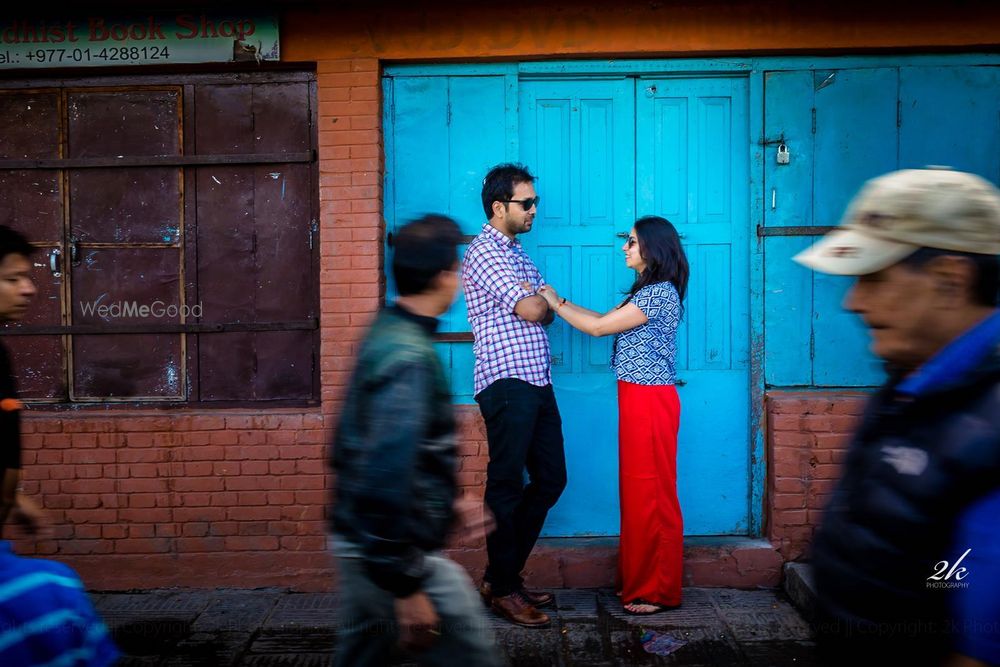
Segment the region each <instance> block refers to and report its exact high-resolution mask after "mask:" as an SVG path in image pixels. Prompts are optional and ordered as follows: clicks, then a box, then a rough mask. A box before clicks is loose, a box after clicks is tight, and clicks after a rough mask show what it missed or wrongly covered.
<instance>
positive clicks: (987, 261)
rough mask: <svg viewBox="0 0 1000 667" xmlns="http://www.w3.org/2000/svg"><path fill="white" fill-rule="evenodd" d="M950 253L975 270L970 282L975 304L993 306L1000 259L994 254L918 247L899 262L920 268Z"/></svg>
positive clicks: (999, 272) (998, 279) (999, 277)
mask: <svg viewBox="0 0 1000 667" xmlns="http://www.w3.org/2000/svg"><path fill="white" fill-rule="evenodd" d="M945 255H950V256H954V257H961V258H963V259H965V260H967V261H969V262H971V263H972V266H973V267H974V268H975V270H976V278H975V281H974V282H973V283H972V300H973V303H975V304H976V305H977V306H989V307H991V308H992V307H995V306H996V305H997V302H998V296H1000V295H998V293H997V292H998V288H1000V260H998V258H997V256H996V255H982V254H980V253H975V252H959V251H957V250H944V249H942V248H920V249H918V250H917V251H916V252H914V253H913V254H911V255H908V256H907V257H904V258H903V259H902V260H901V261H900V264H902V265H903V266H908V267H910V268H913V269H922V268H923V267H924V265H925V264H927V262H929V261H931V260H932V259H935V258H937V257H944V256H945Z"/></svg>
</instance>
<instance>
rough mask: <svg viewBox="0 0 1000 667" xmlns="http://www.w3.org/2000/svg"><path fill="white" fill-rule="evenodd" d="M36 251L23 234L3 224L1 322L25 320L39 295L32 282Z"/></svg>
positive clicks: (0, 239) (0, 243)
mask: <svg viewBox="0 0 1000 667" xmlns="http://www.w3.org/2000/svg"><path fill="white" fill-rule="evenodd" d="M34 251H35V246H33V245H31V243H29V242H28V239H26V238H25V237H24V236H23V235H22V234H21V233H20V232H17V231H14V230H13V229H11V228H10V227H7V226H5V225H0V321H5V322H7V321H16V320H20V319H21V318H22V317H24V315H25V313H26V312H27V311H28V306H29V305H30V304H31V300H32V298H34V296H35V294H36V293H37V291H38V290H37V289H36V288H35V283H34V282H32V280H31V260H30V259H29V257H30V256H31V254H32V253H33V252H34Z"/></svg>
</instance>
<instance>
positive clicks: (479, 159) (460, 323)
mask: <svg viewBox="0 0 1000 667" xmlns="http://www.w3.org/2000/svg"><path fill="white" fill-rule="evenodd" d="M508 81H509V77H505V76H502V75H495V76H452V77H447V76H445V77H442V76H413V77H395V78H391V79H386V82H385V85H384V90H385V97H386V102H387V109H386V123H385V131H386V133H387V135H389V136H387V138H386V177H385V189H386V212H385V215H386V226H387V230H386V231H387V232H390V233H391V232H392V231H393V230H394V229H395V228H396V227H397V226H399V225H402V224H404V223H405V222H407V221H408V220H411V219H413V218H415V217H419V216H420V215H423V214H425V213H444V214H447V215H450V216H451V217H453V218H454V219H455V220H456V222H458V223H459V225H460V226H461V228H462V231H463V233H465V234H469V235H474V234H477V233H478V232H479V230H480V229H481V227H482V225H483V222H484V218H485V214H484V212H483V208H482V204H481V202H480V196H479V193H480V188H481V187H482V178H483V175H484V174H485V173H486V170H487V169H488V168H489V167H491V166H492V165H494V164H496V163H497V162H500V161H503V160H507V159H513V157H514V155H513V154H512V153H511V146H512V143H511V137H510V135H511V131H510V126H511V118H510V116H511V115H516V109H510V106H511V105H510V104H508V103H507V98H508V96H509V90H508V88H509V84H508ZM514 145H516V144H514ZM464 250H465V248H464V246H463V247H462V249H461V251H462V252H463V253H464ZM391 261H392V249H391V247H387V248H386V268H387V269H388V267H389V266H390V265H391ZM387 274H390V275H389V279H388V280H387V294H386V298H387V300H391V299H393V298H395V286H394V285H393V283H392V280H391V273H390V272H389V271H388V270H387ZM441 319H442V324H441V331H446V332H465V331H469V322H468V317H467V310H466V306H465V300H464V299H462V298H459V299H458V300H457V301H456V302H455V305H454V306H452V308H451V309H450V310H449V311H448V312H447V313H445V315H443V316H442V318H441ZM437 348H438V351H439V352H440V354H441V357H442V361H443V362H444V363H445V368H446V369H447V370H448V373H449V376H450V378H451V385H452V391H453V392H454V394H455V397H456V400H457V401H459V402H471V400H472V368H473V356H472V344H471V343H468V342H459V343H442V344H439V345H438V346H437Z"/></svg>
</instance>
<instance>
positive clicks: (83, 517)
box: [66, 509, 119, 524]
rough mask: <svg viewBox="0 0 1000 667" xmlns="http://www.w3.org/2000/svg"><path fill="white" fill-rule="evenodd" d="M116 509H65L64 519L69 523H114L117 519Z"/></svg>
mask: <svg viewBox="0 0 1000 667" xmlns="http://www.w3.org/2000/svg"><path fill="white" fill-rule="evenodd" d="M118 512H119V510H116V509H92V510H67V511H66V519H67V520H68V521H70V522H71V523H74V524H76V523H115V522H117V521H118Z"/></svg>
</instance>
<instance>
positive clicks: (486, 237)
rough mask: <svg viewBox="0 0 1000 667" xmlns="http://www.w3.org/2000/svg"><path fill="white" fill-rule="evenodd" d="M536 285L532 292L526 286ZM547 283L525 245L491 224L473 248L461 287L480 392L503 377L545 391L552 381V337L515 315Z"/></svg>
mask: <svg viewBox="0 0 1000 667" xmlns="http://www.w3.org/2000/svg"><path fill="white" fill-rule="evenodd" d="M522 282H528V283H530V284H531V286H532V289H531V290H530V291H528V290H526V289H524V288H523V287H522V286H521V283H522ZM544 284H545V281H544V280H542V274H541V273H539V272H538V268H537V267H536V266H535V263H534V262H532V261H531V258H530V257H528V255H527V254H525V252H524V250H523V249H522V248H521V244H520V243H518V242H517V240H515V239H509V238H507V237H506V236H504V235H503V234H501V233H500V232H499V231H498V230H497V229H495V228H494V227H493V226H492V225H490V224H486V225H484V226H483V231H482V232H481V233H480V234H479V236H477V237H476V238H475V240H473V241H472V243H470V244H469V248H468V250H466V252H465V261H464V262H463V265H462V285H463V289H464V290H465V302H466V305H467V306H468V310H469V323H470V324H472V333H473V334H474V335H475V339H476V341H475V343H474V345H473V351H474V352H475V355H476V369H475V373H474V379H475V390H474V391H475V393H476V394H478V393H479V392H481V391H482V390H483V389H486V388H487V387H488V386H490V385H491V384H492V383H494V382H496V381H497V380H501V379H503V378H517V379H518V380H524V381H525V382H528V383H530V384H533V385H536V386H539V387H544V386H545V385H547V384H551V383H552V374H551V371H550V368H549V364H550V357H549V336H548V334H547V333H545V328H544V327H543V326H542V325H541V324H539V323H538V322H528V321H527V320H524V319H521V318H520V317H518V316H517V315H515V314H514V306H515V305H516V304H517V302H518V301H520V300H521V299H523V298H525V297H528V296H532V295H533V294H534V293H535V292H536V291H537V290H538V289H539V288H540V287H541V286H542V285H544Z"/></svg>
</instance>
